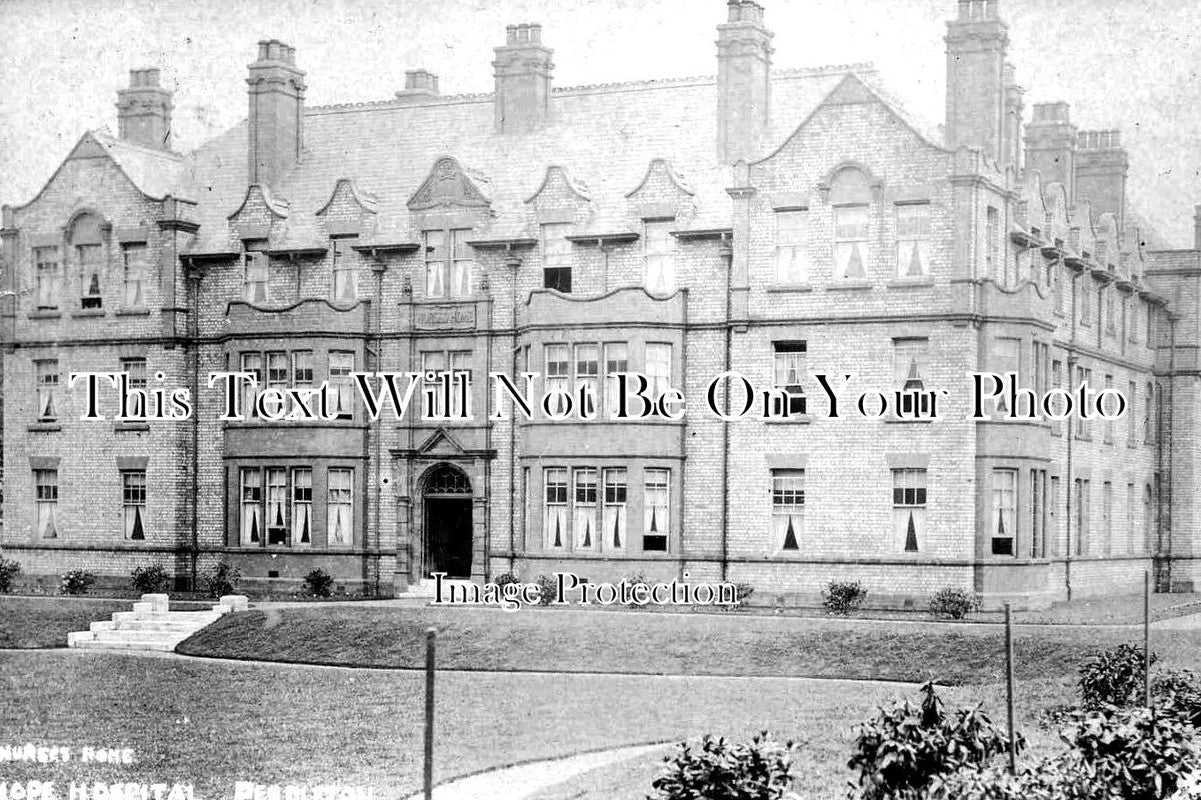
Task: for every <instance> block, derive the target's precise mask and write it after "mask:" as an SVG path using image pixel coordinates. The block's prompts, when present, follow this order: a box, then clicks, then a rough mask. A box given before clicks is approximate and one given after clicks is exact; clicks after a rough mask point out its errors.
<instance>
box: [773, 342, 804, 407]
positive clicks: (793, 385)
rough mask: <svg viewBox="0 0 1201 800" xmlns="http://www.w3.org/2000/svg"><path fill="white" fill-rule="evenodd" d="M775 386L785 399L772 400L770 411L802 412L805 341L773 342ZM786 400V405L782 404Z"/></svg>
mask: <svg viewBox="0 0 1201 800" xmlns="http://www.w3.org/2000/svg"><path fill="white" fill-rule="evenodd" d="M774 349H775V353H774V357H775V358H774V360H775V380H774V383H775V388H776V389H778V390H781V391H783V392H784V394H785V396H786V398H787V399H786V400H784V401H782V400H781V399H776V400H774V401H773V403H772V405H773V408H772V412H773V413H774V414H776V415H777V416H785V414H787V415H788V416H792V415H794V414H804V413H805V411H806V406H805V386H804V384H803V380H804V377H805V359H806V356H807V354H808V349H809V345H808V343H807V342H775V343H774ZM782 402H786V403H787V405H786V406H782Z"/></svg>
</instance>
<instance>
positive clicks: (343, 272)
mask: <svg viewBox="0 0 1201 800" xmlns="http://www.w3.org/2000/svg"><path fill="white" fill-rule="evenodd" d="M353 241H354V239H353V238H347V237H339V238H335V239H330V250H332V251H333V260H334V267H333V272H334V302H335V303H353V302H355V301H356V300H358V299H359V270H358V264H357V263H355V253H354V250H352V249H350V245H351V243H352V242H353Z"/></svg>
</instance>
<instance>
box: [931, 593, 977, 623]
mask: <svg viewBox="0 0 1201 800" xmlns="http://www.w3.org/2000/svg"><path fill="white" fill-rule="evenodd" d="M978 606H979V601H977V599H976V595H974V594H973V593H971V592H969V591H966V590H964V589H953V588H947V589H940V590H939V591H938V592H936V593H935V594H934V596H933V597H932V598H930V613H931V614H936V615H938V616H940V617H947V618H948V619H963V618H964V617H966V616H967V615H968V614H970V613H972V612H973V611H975V610H976V608H977V607H978Z"/></svg>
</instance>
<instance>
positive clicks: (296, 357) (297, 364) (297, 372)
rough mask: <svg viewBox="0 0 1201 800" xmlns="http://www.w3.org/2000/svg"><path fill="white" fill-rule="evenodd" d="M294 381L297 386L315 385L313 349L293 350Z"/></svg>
mask: <svg viewBox="0 0 1201 800" xmlns="http://www.w3.org/2000/svg"><path fill="white" fill-rule="evenodd" d="M292 381H293V382H294V384H295V385H296V386H312V385H313V351H312V350H293V351H292Z"/></svg>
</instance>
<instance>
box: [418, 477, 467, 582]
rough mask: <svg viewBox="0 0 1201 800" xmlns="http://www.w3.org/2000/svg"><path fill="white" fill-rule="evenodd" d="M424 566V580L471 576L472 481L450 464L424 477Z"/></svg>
mask: <svg viewBox="0 0 1201 800" xmlns="http://www.w3.org/2000/svg"><path fill="white" fill-rule="evenodd" d="M421 500H422V506H423V507H424V509H425V511H424V516H425V520H424V523H425V524H424V528H425V565H424V575H423V577H428V576H429V574H430V573H431V572H445V573H446V574H447V576H448V577H451V578H470V577H471V545H472V541H471V532H472V531H471V523H472V520H471V511H472V498H471V481H470V480H469V479H468V478H467V475H466V474H465V473H464V472H463V470H461V469H459V468H458V467H456V466H454V465H452V464H438V465H436V466H434V467H431V468H430V470H429V472H427V473H426V475H425V480H424V484H423V486H422V491H421Z"/></svg>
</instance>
